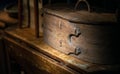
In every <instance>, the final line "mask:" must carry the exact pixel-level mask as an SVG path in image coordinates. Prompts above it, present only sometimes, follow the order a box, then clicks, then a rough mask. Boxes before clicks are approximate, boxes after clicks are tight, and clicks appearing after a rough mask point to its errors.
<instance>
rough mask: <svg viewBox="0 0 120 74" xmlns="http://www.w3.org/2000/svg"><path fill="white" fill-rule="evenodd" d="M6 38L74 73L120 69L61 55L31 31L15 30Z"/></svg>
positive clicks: (7, 33) (8, 33) (7, 34)
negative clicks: (64, 66) (57, 62)
mask: <svg viewBox="0 0 120 74" xmlns="http://www.w3.org/2000/svg"><path fill="white" fill-rule="evenodd" d="M6 36H7V37H11V38H13V39H14V40H16V41H17V42H19V43H20V44H21V45H24V46H27V47H29V48H34V49H35V50H37V51H39V52H40V53H42V54H44V55H46V56H48V57H50V58H52V59H54V60H57V61H59V62H61V63H63V64H64V65H66V66H67V67H69V68H72V69H74V70H76V71H79V72H81V71H83V72H90V73H91V72H94V71H102V70H117V69H120V66H119V65H98V64H92V63H88V62H85V61H81V60H78V59H76V58H74V57H72V56H68V55H66V54H63V53H61V52H59V51H57V50H55V49H53V48H51V47H50V46H48V45H47V44H45V43H44V41H43V38H42V35H40V38H36V37H35V34H34V33H33V30H32V29H22V30H21V29H16V30H11V31H9V30H8V31H6Z"/></svg>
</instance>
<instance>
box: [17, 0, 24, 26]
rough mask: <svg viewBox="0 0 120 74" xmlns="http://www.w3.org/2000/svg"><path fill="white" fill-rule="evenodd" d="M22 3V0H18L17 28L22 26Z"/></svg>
mask: <svg viewBox="0 0 120 74" xmlns="http://www.w3.org/2000/svg"><path fill="white" fill-rule="evenodd" d="M22 3H23V1H22V0H18V18H19V21H18V27H19V28H22V12H23V7H22V5H23V4H22Z"/></svg>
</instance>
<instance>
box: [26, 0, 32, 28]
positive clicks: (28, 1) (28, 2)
mask: <svg viewBox="0 0 120 74" xmlns="http://www.w3.org/2000/svg"><path fill="white" fill-rule="evenodd" d="M27 10H28V25H27V26H28V28H30V24H31V22H30V21H31V20H30V18H31V14H30V0H27Z"/></svg>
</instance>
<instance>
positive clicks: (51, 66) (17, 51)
mask: <svg viewBox="0 0 120 74" xmlns="http://www.w3.org/2000/svg"><path fill="white" fill-rule="evenodd" d="M5 39H6V43H7V44H8V45H6V46H7V47H8V48H7V49H9V54H11V55H13V56H14V57H15V59H16V60H18V62H19V63H20V64H21V63H22V62H26V61H28V63H31V65H33V66H35V67H37V68H38V69H40V70H44V71H46V72H48V73H50V74H61V73H63V74H78V73H77V72H75V71H73V70H72V69H69V68H67V67H65V66H64V65H63V66H62V64H60V63H59V62H57V61H54V60H53V59H51V58H49V57H47V56H45V55H43V54H41V53H38V52H37V51H35V50H34V49H31V50H30V48H27V47H25V46H21V45H20V44H19V43H17V42H15V41H14V40H11V39H10V38H5ZM28 56H29V57H28ZM19 60H20V61H22V62H20V61H19ZM24 65H25V64H24ZM26 66H27V65H26ZM29 72H31V71H29ZM55 72H56V73H55ZM48 73H46V74H48Z"/></svg>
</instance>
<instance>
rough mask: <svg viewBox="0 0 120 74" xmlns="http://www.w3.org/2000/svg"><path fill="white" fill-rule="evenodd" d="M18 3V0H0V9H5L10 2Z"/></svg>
mask: <svg viewBox="0 0 120 74" xmlns="http://www.w3.org/2000/svg"><path fill="white" fill-rule="evenodd" d="M12 3H17V0H0V10H2V9H4V8H5V6H7V5H8V4H12Z"/></svg>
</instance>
